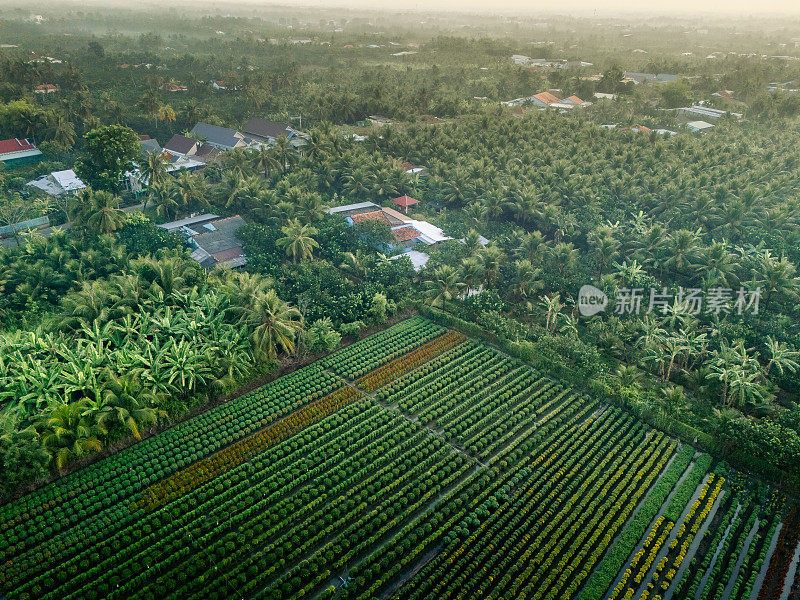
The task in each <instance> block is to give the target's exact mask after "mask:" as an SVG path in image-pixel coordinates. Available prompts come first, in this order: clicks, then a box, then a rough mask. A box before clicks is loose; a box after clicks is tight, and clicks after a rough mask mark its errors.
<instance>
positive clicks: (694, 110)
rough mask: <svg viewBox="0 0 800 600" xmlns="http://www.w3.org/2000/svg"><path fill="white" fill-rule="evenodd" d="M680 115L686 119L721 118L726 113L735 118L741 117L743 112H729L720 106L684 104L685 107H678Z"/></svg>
mask: <svg viewBox="0 0 800 600" xmlns="http://www.w3.org/2000/svg"><path fill="white" fill-rule="evenodd" d="M677 112H678V116H679V117H683V118H686V119H703V120H708V119H713V120H716V119H721V118H722V117H724V116H725V115H730V116H731V117H734V118H735V119H741V118H742V116H743V115H742V114H741V113H734V112H729V111H727V110H720V109H718V108H711V107H710V106H700V105H697V104H695V105H693V106H684V107H683V108H679V109H677Z"/></svg>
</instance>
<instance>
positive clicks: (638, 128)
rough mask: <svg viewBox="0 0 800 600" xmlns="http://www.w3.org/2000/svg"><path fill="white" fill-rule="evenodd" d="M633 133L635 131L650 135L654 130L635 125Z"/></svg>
mask: <svg viewBox="0 0 800 600" xmlns="http://www.w3.org/2000/svg"><path fill="white" fill-rule="evenodd" d="M631 131H635V132H637V133H650V132H651V131H652V130H651V129H650V128H649V127H645V126H644V125H634V126H633V127H631Z"/></svg>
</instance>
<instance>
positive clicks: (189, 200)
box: [175, 169, 210, 210]
mask: <svg viewBox="0 0 800 600" xmlns="http://www.w3.org/2000/svg"><path fill="white" fill-rule="evenodd" d="M203 184H204V180H203V178H202V177H198V176H197V175H193V174H192V173H190V172H189V171H187V170H186V169H181V171H180V173H178V177H177V178H176V179H175V194H176V196H177V198H178V203H179V204H180V205H181V206H182V207H184V208H185V209H186V210H192V209H194V208H200V207H202V208H208V207H209V206H210V204H209V202H208V194H207V193H206V188H205V186H204V185H203Z"/></svg>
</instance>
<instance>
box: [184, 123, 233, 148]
mask: <svg viewBox="0 0 800 600" xmlns="http://www.w3.org/2000/svg"><path fill="white" fill-rule="evenodd" d="M192 133H193V134H196V135H198V136H200V138H202V139H203V140H204V141H206V142H208V143H209V144H211V145H213V146H220V147H223V148H235V147H236V145H237V144H238V143H240V142H242V141H243V139H244V136H243V135H242V134H241V133H239V132H238V131H235V130H234V129H228V128H227V127H218V126H217V125H209V124H208V123H198V124H197V125H195V126H194V127H193V128H192Z"/></svg>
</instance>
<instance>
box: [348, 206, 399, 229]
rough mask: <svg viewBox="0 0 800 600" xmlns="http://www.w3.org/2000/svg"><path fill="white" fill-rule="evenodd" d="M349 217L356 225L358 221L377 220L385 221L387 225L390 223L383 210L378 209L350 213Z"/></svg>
mask: <svg viewBox="0 0 800 600" xmlns="http://www.w3.org/2000/svg"><path fill="white" fill-rule="evenodd" d="M350 218H351V219H352V220H353V223H355V224H356V225H358V224H359V223H364V222H365V221H378V222H380V223H386V224H387V225H390V223H389V219H387V218H386V215H384V214H383V211H380V210H373V211H372V212H366V213H358V214H355V215H350Z"/></svg>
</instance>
